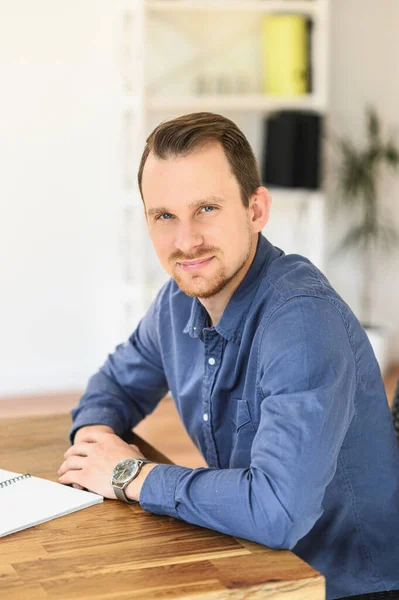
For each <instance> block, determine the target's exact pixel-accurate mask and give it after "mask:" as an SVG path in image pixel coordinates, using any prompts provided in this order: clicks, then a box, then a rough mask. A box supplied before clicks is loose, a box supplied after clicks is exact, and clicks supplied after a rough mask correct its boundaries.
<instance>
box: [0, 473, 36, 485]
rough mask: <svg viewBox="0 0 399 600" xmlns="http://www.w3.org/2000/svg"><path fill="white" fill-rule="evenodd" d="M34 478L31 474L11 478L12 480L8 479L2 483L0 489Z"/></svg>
mask: <svg viewBox="0 0 399 600" xmlns="http://www.w3.org/2000/svg"><path fill="white" fill-rule="evenodd" d="M29 477H32V475H30V474H29V473H24V474H23V475H18V477H11V479H6V480H5V481H0V488H6V487H8V486H9V485H12V484H13V483H16V482H17V481H21V480H22V479H28V478H29Z"/></svg>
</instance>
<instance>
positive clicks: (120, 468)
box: [112, 458, 138, 483]
mask: <svg viewBox="0 0 399 600" xmlns="http://www.w3.org/2000/svg"><path fill="white" fill-rule="evenodd" d="M137 469H138V465H137V461H136V460H135V459H134V458H126V459H125V460H121V461H120V462H119V463H118V464H117V465H116V467H115V469H114V470H113V473H112V479H113V481H115V483H125V481H129V479H131V478H132V477H133V476H134V474H135V473H136V471H137Z"/></svg>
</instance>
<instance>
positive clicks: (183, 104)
mask: <svg viewBox="0 0 399 600" xmlns="http://www.w3.org/2000/svg"><path fill="white" fill-rule="evenodd" d="M205 1H206V0H205ZM147 105H148V108H150V109H151V110H193V111H196V110H205V111H212V110H245V111H259V112H262V111H270V110H279V109H309V110H320V111H322V110H324V109H325V106H324V102H323V101H322V99H321V98H320V97H319V96H316V95H315V94H307V95H304V96H290V97H286V96H275V97H273V96H265V95H263V94H248V95H240V96H235V95H233V94H229V95H215V96H206V95H203V96H200V95H198V96H180V97H175V96H152V97H150V98H148V100H147Z"/></svg>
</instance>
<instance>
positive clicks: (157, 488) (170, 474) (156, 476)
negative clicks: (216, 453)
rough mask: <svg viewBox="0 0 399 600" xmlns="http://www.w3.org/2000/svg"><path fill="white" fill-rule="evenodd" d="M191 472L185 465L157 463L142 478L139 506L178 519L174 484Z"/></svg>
mask: <svg viewBox="0 0 399 600" xmlns="http://www.w3.org/2000/svg"><path fill="white" fill-rule="evenodd" d="M191 472H192V469H189V468H187V467H178V466H176V465H162V464H161V465H157V466H156V467H154V468H153V469H152V470H151V471H150V472H149V474H148V475H147V477H146V478H145V480H144V483H143V486H142V488H141V492H140V499H139V501H140V505H141V508H143V509H144V510H146V511H147V512H151V513H155V514H157V515H166V516H168V517H174V518H175V519H180V518H181V517H179V515H178V513H177V510H176V508H177V503H176V500H175V497H176V486H177V483H178V480H179V479H180V478H181V477H182V476H184V475H188V474H189V473H191Z"/></svg>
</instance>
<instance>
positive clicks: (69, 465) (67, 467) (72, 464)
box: [58, 456, 85, 475]
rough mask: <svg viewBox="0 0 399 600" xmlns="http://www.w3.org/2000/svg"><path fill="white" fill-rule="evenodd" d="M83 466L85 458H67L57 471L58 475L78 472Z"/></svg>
mask: <svg viewBox="0 0 399 600" xmlns="http://www.w3.org/2000/svg"><path fill="white" fill-rule="evenodd" d="M84 466H85V458H84V457H82V456H69V457H68V458H67V459H66V460H64V462H63V463H62V465H61V466H60V468H59V469H58V475H63V474H64V473H66V472H67V471H71V470H72V471H78V470H81V469H83V467H84Z"/></svg>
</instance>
